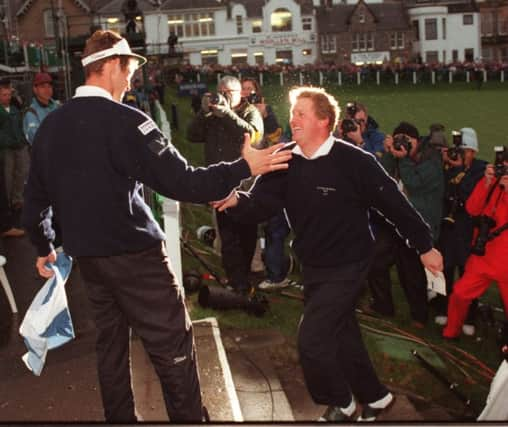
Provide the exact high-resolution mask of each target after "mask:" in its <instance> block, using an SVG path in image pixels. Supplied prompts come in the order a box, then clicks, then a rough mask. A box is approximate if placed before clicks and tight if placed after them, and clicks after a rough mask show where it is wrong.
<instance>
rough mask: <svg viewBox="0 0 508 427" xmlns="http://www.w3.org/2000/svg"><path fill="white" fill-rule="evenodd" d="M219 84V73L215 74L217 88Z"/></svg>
mask: <svg viewBox="0 0 508 427" xmlns="http://www.w3.org/2000/svg"><path fill="white" fill-rule="evenodd" d="M219 82H220V73H217V86H218V85H219Z"/></svg>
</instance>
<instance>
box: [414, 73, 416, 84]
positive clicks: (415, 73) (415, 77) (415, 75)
mask: <svg viewBox="0 0 508 427" xmlns="http://www.w3.org/2000/svg"><path fill="white" fill-rule="evenodd" d="M413 84H414V85H415V84H416V71H413Z"/></svg>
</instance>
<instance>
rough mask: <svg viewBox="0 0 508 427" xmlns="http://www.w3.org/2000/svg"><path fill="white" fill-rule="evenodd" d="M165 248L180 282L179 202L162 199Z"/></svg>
mask: <svg viewBox="0 0 508 427" xmlns="http://www.w3.org/2000/svg"><path fill="white" fill-rule="evenodd" d="M162 213H163V218H164V231H165V232H166V250H167V253H168V257H169V259H170V261H171V266H172V267H173V271H174V272H175V275H176V278H177V280H178V283H180V284H181V285H182V286H183V282H182V254H181V252H180V204H179V203H178V202H176V201H175V200H171V199H166V198H165V199H164V201H163V203H162Z"/></svg>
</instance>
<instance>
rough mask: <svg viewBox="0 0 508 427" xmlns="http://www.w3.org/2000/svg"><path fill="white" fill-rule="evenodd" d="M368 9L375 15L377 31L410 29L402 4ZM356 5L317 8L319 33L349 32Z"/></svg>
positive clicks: (381, 5) (375, 4) (368, 7)
mask: <svg viewBox="0 0 508 427" xmlns="http://www.w3.org/2000/svg"><path fill="white" fill-rule="evenodd" d="M365 6H367V9H368V10H369V11H370V12H371V13H372V14H373V15H374V18H375V21H376V24H377V27H376V28H377V30H384V29H390V30H396V29H404V30H406V29H408V28H409V21H408V18H407V13H406V10H405V9H404V6H403V5H402V3H369V4H365ZM356 7H357V4H356V5H349V4H344V5H343V4H339V5H334V6H332V7H318V8H316V20H317V26H318V28H319V32H320V33H322V34H335V33H342V32H345V31H348V29H349V24H350V19H351V16H352V15H353V13H354V11H355V9H356Z"/></svg>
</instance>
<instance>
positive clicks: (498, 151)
mask: <svg viewBox="0 0 508 427" xmlns="http://www.w3.org/2000/svg"><path fill="white" fill-rule="evenodd" d="M507 151H508V150H507V149H506V146H496V147H494V153H495V159H494V175H495V177H496V178H501V177H502V176H503V175H508V166H505V164H504V162H505V161H506V160H507V159H508V152H507Z"/></svg>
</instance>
